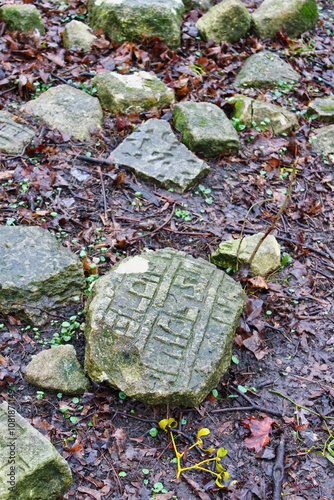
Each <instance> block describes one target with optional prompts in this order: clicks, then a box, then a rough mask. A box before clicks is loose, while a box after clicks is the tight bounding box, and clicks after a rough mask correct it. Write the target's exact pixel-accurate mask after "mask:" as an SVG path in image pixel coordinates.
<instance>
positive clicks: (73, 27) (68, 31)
mask: <svg viewBox="0 0 334 500" xmlns="http://www.w3.org/2000/svg"><path fill="white" fill-rule="evenodd" d="M95 39H96V36H95V35H93V34H92V32H91V30H90V28H89V26H87V25H86V24H84V23H81V22H80V21H76V20H75V19H74V20H73V21H71V22H70V23H68V24H66V26H65V29H64V32H63V44H64V47H65V48H66V49H70V48H71V47H74V48H75V49H79V50H87V51H89V50H90V49H91V47H92V43H93V41H94V40H95Z"/></svg>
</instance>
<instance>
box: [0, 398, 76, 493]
mask: <svg viewBox="0 0 334 500" xmlns="http://www.w3.org/2000/svg"><path fill="white" fill-rule="evenodd" d="M71 484H72V475H71V470H70V468H69V466H68V464H67V462H66V460H65V459H64V458H63V457H62V456H61V455H60V454H59V453H58V452H57V450H56V449H55V448H54V446H53V445H52V444H51V443H50V441H48V439H46V438H45V437H44V436H43V435H42V434H41V433H40V432H38V431H37V430H36V429H35V428H34V427H32V426H31V425H30V424H29V423H28V422H27V421H26V420H25V419H24V418H23V417H21V415H20V414H19V413H17V412H16V411H15V409H14V408H13V406H11V405H10V404H7V402H3V403H2V404H0V498H1V500H27V499H31V500H36V499H38V500H58V499H59V498H61V497H62V495H63V494H64V493H65V492H66V491H67V490H68V489H69V487H70V486H71Z"/></svg>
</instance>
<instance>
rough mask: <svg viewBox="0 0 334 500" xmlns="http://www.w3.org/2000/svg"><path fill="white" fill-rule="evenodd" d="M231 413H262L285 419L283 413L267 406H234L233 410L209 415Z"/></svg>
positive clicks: (224, 409) (215, 411) (229, 409)
mask: <svg viewBox="0 0 334 500" xmlns="http://www.w3.org/2000/svg"><path fill="white" fill-rule="evenodd" d="M229 411H262V412H263V413H269V414H270V415H275V417H283V416H284V415H283V413H282V412H279V411H278V410H271V409H270V408H266V407H265V406H259V405H253V404H252V405H251V406H233V407H232V408H219V409H217V410H212V411H210V412H209V413H227V412H229Z"/></svg>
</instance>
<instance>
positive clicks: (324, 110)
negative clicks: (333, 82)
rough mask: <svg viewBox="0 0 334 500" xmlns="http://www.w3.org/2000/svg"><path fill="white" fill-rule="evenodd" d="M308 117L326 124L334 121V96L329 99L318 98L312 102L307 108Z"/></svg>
mask: <svg viewBox="0 0 334 500" xmlns="http://www.w3.org/2000/svg"><path fill="white" fill-rule="evenodd" d="M307 115H308V116H314V115H316V118H318V119H319V120H320V119H321V120H323V121H325V122H333V121H334V96H332V97H328V98H325V99H324V98H319V97H318V98H317V99H314V101H311V102H310V104H309V105H308V107H307Z"/></svg>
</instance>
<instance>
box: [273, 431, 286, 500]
mask: <svg viewBox="0 0 334 500" xmlns="http://www.w3.org/2000/svg"><path fill="white" fill-rule="evenodd" d="M284 453H285V440H284V436H282V437H281V440H280V443H279V445H278V447H277V451H276V461H275V465H274V469H273V480H274V490H273V500H281V498H282V486H283V477H284Z"/></svg>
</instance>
